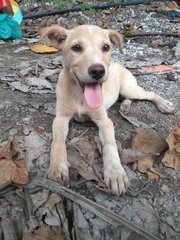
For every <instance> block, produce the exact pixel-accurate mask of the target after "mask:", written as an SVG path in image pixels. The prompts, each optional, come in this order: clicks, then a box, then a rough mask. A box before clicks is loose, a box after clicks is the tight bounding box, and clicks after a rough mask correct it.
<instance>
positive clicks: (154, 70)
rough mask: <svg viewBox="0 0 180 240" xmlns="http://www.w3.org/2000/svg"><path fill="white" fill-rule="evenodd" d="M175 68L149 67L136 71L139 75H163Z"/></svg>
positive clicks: (164, 66)
mask: <svg viewBox="0 0 180 240" xmlns="http://www.w3.org/2000/svg"><path fill="white" fill-rule="evenodd" d="M175 68H176V67H175V66H172V65H158V66H150V67H141V68H140V69H138V72H140V73H165V72H169V71H172V70H173V69H175Z"/></svg>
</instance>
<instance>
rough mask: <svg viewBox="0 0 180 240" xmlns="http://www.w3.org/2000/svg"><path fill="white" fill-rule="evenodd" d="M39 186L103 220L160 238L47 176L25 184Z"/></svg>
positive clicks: (27, 186) (33, 186) (154, 238)
mask: <svg viewBox="0 0 180 240" xmlns="http://www.w3.org/2000/svg"><path fill="white" fill-rule="evenodd" d="M37 187H42V188H46V189H48V190H50V191H52V192H54V193H58V194H60V195H62V196H63V197H66V198H68V199H70V200H72V201H73V202H75V203H77V204H79V205H81V206H82V207H84V208H85V209H87V210H89V211H91V212H93V213H94V214H96V215H97V216H98V217H100V218H102V219H103V220H105V221H107V222H108V223H110V224H112V225H116V226H117V225H124V226H126V227H127V228H129V229H131V230H132V231H134V232H136V233H138V234H139V235H141V236H143V237H144V239H148V240H159V238H157V237H156V236H154V235H153V234H151V233H149V232H148V231H146V230H145V229H143V228H141V227H139V226H138V225H136V224H134V223H132V222H130V221H128V220H127V219H125V218H123V217H121V216H119V215H117V214H116V213H113V212H112V211H110V210H108V209H107V208H105V207H103V206H101V205H99V204H97V203H95V202H93V201H91V200H89V199H88V198H86V197H84V196H82V195H81V194H79V193H76V192H74V191H73V190H71V189H69V188H67V187H65V186H63V185H60V184H58V183H57V182H54V181H52V180H49V179H46V178H35V179H33V180H32V181H31V183H29V184H27V185H25V188H28V189H35V188H37Z"/></svg>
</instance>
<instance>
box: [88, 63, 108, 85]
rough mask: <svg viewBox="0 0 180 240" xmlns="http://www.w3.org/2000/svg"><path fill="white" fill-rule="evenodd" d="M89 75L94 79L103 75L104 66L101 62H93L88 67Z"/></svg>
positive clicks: (98, 78)
mask: <svg viewBox="0 0 180 240" xmlns="http://www.w3.org/2000/svg"><path fill="white" fill-rule="evenodd" d="M88 73H89V75H90V76H91V77H92V78H93V79H95V80H97V81H98V80H100V79H101V78H102V77H104V75H105V68H104V66H103V65H102V64H93V65H91V66H90V67H89V68H88Z"/></svg>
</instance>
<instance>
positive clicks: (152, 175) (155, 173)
mask: <svg viewBox="0 0 180 240" xmlns="http://www.w3.org/2000/svg"><path fill="white" fill-rule="evenodd" d="M147 175H148V178H149V179H151V180H153V179H158V178H167V176H166V175H164V174H163V173H161V172H160V171H159V169H157V168H155V167H151V168H150V169H149V171H148V172H147Z"/></svg>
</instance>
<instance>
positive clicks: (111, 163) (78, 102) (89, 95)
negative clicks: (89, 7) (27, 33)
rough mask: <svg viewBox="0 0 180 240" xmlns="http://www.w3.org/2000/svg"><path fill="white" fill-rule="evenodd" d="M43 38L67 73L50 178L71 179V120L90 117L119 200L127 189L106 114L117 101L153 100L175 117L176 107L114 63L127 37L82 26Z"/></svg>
mask: <svg viewBox="0 0 180 240" xmlns="http://www.w3.org/2000/svg"><path fill="white" fill-rule="evenodd" d="M41 37H42V38H47V39H48V41H49V43H50V45H51V46H53V47H55V48H58V49H59V51H60V53H61V54H62V56H63V72H61V74H60V76H59V80H58V83H57V88H56V95H57V105H56V117H55V119H54V122H53V141H52V147H51V157H50V158H51V159H50V166H49V169H48V173H47V175H48V177H49V178H51V179H54V180H56V181H62V180H63V181H66V180H68V178H69V170H68V168H69V163H68V161H67V151H66V145H65V140H66V137H67V134H68V125H69V121H70V119H71V118H72V117H73V116H74V115H76V116H77V117H78V118H79V117H81V116H84V115H88V116H89V117H90V118H91V119H92V121H94V122H95V123H96V124H97V126H98V128H99V137H100V140H101V143H102V146H103V163H104V181H105V183H106V184H107V186H109V187H110V188H111V190H112V192H113V193H114V194H117V195H119V194H120V193H121V192H124V191H125V190H126V188H127V186H128V178H127V175H126V173H125V171H124V169H123V167H122V165H121V161H120V158H119V155H118V150H117V145H116V141H115V136H114V135H115V134H114V127H113V123H112V121H111V120H110V119H109V117H108V115H107V111H106V110H107V109H108V108H109V107H111V106H112V105H113V104H114V103H115V102H116V100H117V99H118V96H119V94H120V95H121V96H123V97H124V98H125V99H126V100H125V101H124V102H123V103H122V105H121V109H124V108H127V107H130V104H131V100H132V99H140V100H143V99H145V100H150V101H152V102H153V103H155V104H156V105H157V107H158V108H159V110H160V111H161V112H163V113H171V112H173V105H172V103H171V102H169V101H167V100H165V99H163V98H162V97H160V96H158V95H156V94H155V93H153V92H148V91H145V90H144V89H143V88H141V87H139V86H138V85H137V82H136V79H135V78H134V76H133V75H132V74H131V73H130V72H129V71H128V70H127V69H125V68H124V67H122V66H121V65H119V64H117V63H115V62H113V61H111V52H112V49H113V46H114V44H115V43H116V42H117V43H118V44H119V47H120V51H121V52H122V44H123V38H122V35H121V34H120V33H118V32H116V31H114V30H104V29H102V28H100V27H97V26H94V25H81V26H78V27H75V28H73V29H71V30H67V29H65V28H63V27H60V26H57V25H54V26H51V27H47V28H44V29H42V30H41Z"/></svg>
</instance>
